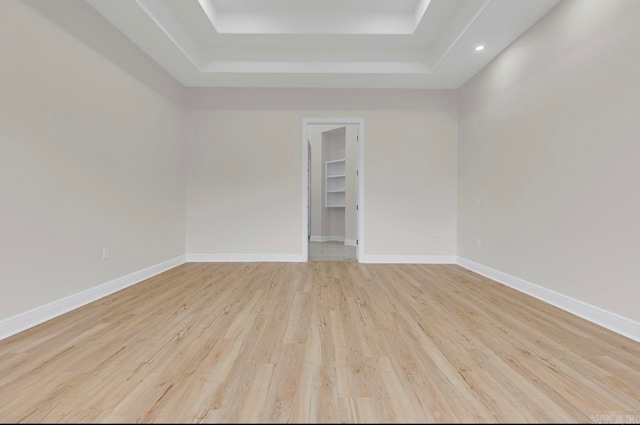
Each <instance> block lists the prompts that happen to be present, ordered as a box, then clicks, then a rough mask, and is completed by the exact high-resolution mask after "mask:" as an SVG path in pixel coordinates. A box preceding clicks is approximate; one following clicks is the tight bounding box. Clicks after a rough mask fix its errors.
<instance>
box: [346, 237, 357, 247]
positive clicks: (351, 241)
mask: <svg viewBox="0 0 640 425" xmlns="http://www.w3.org/2000/svg"><path fill="white" fill-rule="evenodd" d="M344 244H345V245H347V246H356V240H355V239H345V240H344Z"/></svg>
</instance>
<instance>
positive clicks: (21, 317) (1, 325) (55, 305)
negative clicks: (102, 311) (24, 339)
mask: <svg viewBox="0 0 640 425" xmlns="http://www.w3.org/2000/svg"><path fill="white" fill-rule="evenodd" d="M184 263H185V256H184V255H181V256H179V257H176V258H172V259H170V260H167V261H163V262H162V263H159V264H156V265H154V266H151V267H147V268H146V269H142V270H139V271H137V272H133V273H131V274H128V275H126V276H122V277H119V278H117V279H114V280H112V281H109V282H106V283H103V284H101V285H98V286H94V287H93V288H89V289H86V290H84V291H82V292H78V293H76V294H73V295H70V296H68V297H65V298H62V299H60V300H57V301H54V302H51V303H49V304H45V305H43V306H40V307H36V308H34V309H31V310H29V311H26V312H24V313H19V314H17V315H15V316H12V317H9V318H7V319H4V320H2V321H0V340H1V339H4V338H8V337H10V336H11V335H15V334H17V333H18V332H22V331H24V330H26V329H29V328H31V327H33V326H36V325H39V324H40V323H43V322H46V321H47V320H51V319H53V318H54V317H57V316H60V315H62V314H64V313H67V312H69V311H71V310H75V309H76V308H78V307H82V306H83V305H86V304H89V303H91V302H93V301H95V300H98V299H100V298H103V297H106V296H107V295H110V294H113V293H114V292H117V291H119V290H121V289H124V288H127V287H129V286H132V285H135V284H136V283H140V282H142V281H143V280H145V279H149V278H150V277H153V276H155V275H157V274H160V273H162V272H164V271H167V270H169V269H172V268H174V267H177V266H179V265H180V264H184Z"/></svg>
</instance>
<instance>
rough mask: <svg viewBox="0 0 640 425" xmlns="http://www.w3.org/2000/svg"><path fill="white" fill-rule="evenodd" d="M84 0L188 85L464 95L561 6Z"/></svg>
mask: <svg viewBox="0 0 640 425" xmlns="http://www.w3.org/2000/svg"><path fill="white" fill-rule="evenodd" d="M87 2H88V3H89V4H91V5H92V6H93V7H94V8H95V9H96V10H97V11H98V12H100V13H101V14H102V15H103V16H104V17H105V18H107V19H108V20H109V21H110V22H111V23H112V24H113V25H115V26H116V27H117V28H119V29H120V30H121V31H122V32H123V33H124V34H125V35H126V36H127V37H129V38H130V39H131V40H132V41H133V42H134V43H136V44H137V45H138V46H139V47H140V48H142V50H144V51H145V52H146V53H147V54H148V55H149V56H151V57H152V58H153V59H154V60H155V61H156V62H158V63H159V64H160V65H161V66H162V67H164V68H165V69H166V70H167V71H168V72H169V73H170V74H172V75H173V76H174V77H175V78H176V79H177V80H178V81H180V82H181V83H182V84H183V85H185V86H187V87H334V88H346V87H349V88H361V87H362V88H365V87H366V88H458V87H460V86H461V85H462V84H464V83H465V82H466V81H467V80H468V79H469V78H471V77H472V76H473V75H474V74H475V73H476V72H478V71H479V70H480V69H481V68H482V67H483V66H485V65H486V64H487V63H489V61H491V59H493V58H494V57H495V56H496V55H497V54H499V53H500V52H501V51H502V50H503V49H504V48H505V47H507V46H508V45H509V44H510V43H511V42H513V41H514V40H515V39H516V38H518V37H519V36H520V35H521V34H522V33H523V32H524V31H526V30H527V28H529V27H530V26H531V25H532V24H534V23H535V22H536V21H537V20H538V19H540V18H541V17H542V16H544V15H545V14H546V13H547V12H548V11H549V10H550V9H551V8H553V6H555V5H556V4H557V3H558V2H559V0H87ZM480 44H482V45H485V46H486V48H485V49H484V50H483V51H481V52H476V51H475V47H476V46H477V45H480Z"/></svg>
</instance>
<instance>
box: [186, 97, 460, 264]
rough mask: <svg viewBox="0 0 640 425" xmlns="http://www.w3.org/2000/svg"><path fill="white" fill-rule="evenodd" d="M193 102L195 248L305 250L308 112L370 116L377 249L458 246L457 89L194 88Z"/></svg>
mask: <svg viewBox="0 0 640 425" xmlns="http://www.w3.org/2000/svg"><path fill="white" fill-rule="evenodd" d="M187 105H188V111H187V122H188V124H187V128H188V135H187V140H188V149H187V150H188V152H187V223H188V224H187V252H188V253H190V254H256V253H264V254H283V255H289V254H298V255H299V254H301V246H300V241H301V238H302V235H301V234H300V232H301V228H303V227H302V226H301V225H302V223H301V220H302V213H301V202H302V200H301V198H300V197H301V193H302V192H301V184H302V175H301V173H302V160H301V156H302V152H301V149H302V147H301V133H302V131H301V125H302V119H303V118H304V117H362V118H364V119H365V126H366V153H365V163H366V165H365V167H366V175H365V202H366V211H365V236H366V245H365V255H455V252H456V200H457V199H456V186H457V169H456V159H457V146H456V142H457V122H456V120H457V115H456V114H457V103H456V95H455V93H454V92H452V91H439V90H326V89H300V90H298V89H187ZM244 232H247V233H248V238H246V239H244V238H243V234H244ZM435 233H439V234H440V241H439V242H436V241H435V240H434V234H435Z"/></svg>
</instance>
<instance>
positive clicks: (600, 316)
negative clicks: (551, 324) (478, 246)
mask: <svg viewBox="0 0 640 425" xmlns="http://www.w3.org/2000/svg"><path fill="white" fill-rule="evenodd" d="M457 262H458V264H459V265H460V266H462V267H464V268H466V269H469V270H471V271H473V272H476V273H478V274H481V275H483V276H485V277H488V278H489V279H492V280H495V281H496V282H499V283H502V284H504V285H507V286H509V287H511V288H514V289H516V290H518V291H520V292H523V293H525V294H527V295H531V296H532V297H534V298H538V299H539V300H542V301H544V302H546V303H548V304H551V305H554V306H556V307H558V308H560V309H562V310H565V311H567V312H569V313H571V314H574V315H576V316H578V317H581V318H583V319H585V320H588V321H590V322H592V323H595V324H596V325H600V326H602V327H604V328H607V329H609V330H611V331H613V332H616V333H619V334H620V335H623V336H626V337H627V338H631V339H633V340H634V341H638V342H640V323H638V322H636V321H634V320H631V319H629V318H627V317H624V316H620V315H618V314H615V313H612V312H610V311H607V310H604V309H602V308H600V307H596V306H593V305H591V304H587V303H585V302H583V301H579V300H577V299H575V298H572V297H569V296H567V295H563V294H560V293H558V292H555V291H552V290H551V289H547V288H544V287H542V286H539V285H536V284H534V283H531V282H527V281H526V280H523V279H520V278H519V277H515V276H512V275H510V274H507V273H503V272H501V271H498V270H495V269H492V268H490V267H487V266H485V265H482V264H479V263H476V262H473V261H471V260H467V259H466V258H462V257H458V261H457Z"/></svg>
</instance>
